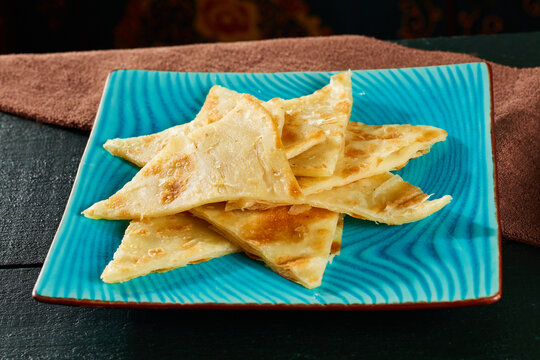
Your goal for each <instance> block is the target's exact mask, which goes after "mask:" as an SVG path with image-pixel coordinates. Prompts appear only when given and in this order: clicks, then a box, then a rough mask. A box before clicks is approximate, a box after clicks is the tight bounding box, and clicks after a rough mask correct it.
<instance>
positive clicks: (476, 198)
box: [33, 63, 501, 309]
mask: <svg viewBox="0 0 540 360" xmlns="http://www.w3.org/2000/svg"><path fill="white" fill-rule="evenodd" d="M335 73H338V71H333V72H291V73H174V72H159V71H143V70H117V71H114V72H112V73H111V74H110V75H109V77H108V79H107V82H106V85H105V90H104V93H103V96H102V100H101V103H100V106H99V109H98V113H97V116H96V121H95V124H94V128H93V130H92V132H91V134H90V137H89V140H88V144H87V147H86V150H85V152H84V154H83V157H82V160H81V163H80V165H79V170H78V173H77V176H76V179H75V182H74V186H73V189H72V193H71V195H70V198H69V201H68V204H67V206H66V210H65V213H64V215H63V218H62V221H61V223H60V226H59V228H58V231H57V233H56V236H55V238H54V240H53V242H52V244H51V248H50V250H49V253H48V255H47V258H46V260H45V263H44V266H43V268H42V270H41V273H40V275H39V277H38V280H37V282H36V285H35V287H34V291H33V296H34V297H35V298H36V299H38V300H41V301H46V302H53V303H62V304H74V305H89V306H111V307H115V306H119V307H137V306H140V307H173V308H174V307H195V308H197V307H199V308H253V307H255V308H275V309H283V308H288V309H290V308H293V309H294V308H302V309H306V308H308V309H309V308H312V309H377V308H380V309H385V308H423V307H443V306H459V305H471V304H482V303H491V302H494V301H496V300H498V299H499V297H500V293H501V271H500V269H501V259H500V230H499V225H498V219H497V208H496V201H497V200H496V187H495V181H494V179H495V165H494V160H493V159H494V150H493V143H492V122H493V119H492V117H493V113H492V96H491V77H490V70H489V66H488V65H487V64H485V63H468V64H457V65H443V66H432V67H419V68H402V69H382V70H357V71H353V72H352V78H353V97H354V105H353V111H352V115H351V121H361V122H364V123H367V124H384V123H398V124H405V123H411V124H418V125H419V124H424V125H433V126H438V127H441V128H443V129H445V130H447V132H448V134H449V136H448V139H447V141H446V142H444V143H441V144H436V145H435V146H434V147H433V149H432V150H431V152H430V153H429V154H427V155H424V156H422V157H420V158H418V159H415V160H412V161H411V162H410V163H409V164H408V165H407V166H406V167H405V168H404V169H402V170H400V171H398V172H397V173H399V174H400V175H401V176H402V177H403V178H404V179H405V180H406V181H409V182H411V183H413V184H414V185H417V186H419V187H421V188H422V189H423V190H424V191H425V192H427V193H433V194H434V197H440V196H442V195H445V194H450V195H452V196H453V197H454V200H453V201H452V203H451V204H450V205H448V206H447V207H445V208H444V209H442V210H441V211H440V212H438V213H436V214H434V215H432V216H431V217H429V218H427V219H424V220H422V221H419V222H416V223H413V224H406V225H401V226H387V225H376V224H373V223H370V222H367V221H362V220H357V219H353V218H350V217H347V218H346V221H345V229H344V233H343V243H342V252H341V254H340V255H339V256H337V257H336V258H334V261H333V262H332V263H331V264H329V265H328V267H327V270H326V272H325V277H324V279H323V283H322V285H321V286H320V287H319V288H316V289H313V290H308V289H304V288H303V287H301V286H300V285H297V284H294V283H292V282H290V281H288V280H286V279H283V278H281V277H279V276H278V275H276V274H274V273H273V272H272V271H270V270H269V269H268V268H266V267H264V266H263V265H261V264H259V263H255V262H253V261H252V260H250V259H248V258H246V257H245V256H243V255H242V254H233V255H228V256H226V257H223V258H220V259H214V260H211V261H208V262H206V263H202V264H197V265H191V266H187V267H185V268H180V269H176V270H173V271H169V272H167V273H161V274H151V275H148V276H145V277H141V278H138V279H134V280H131V281H128V282H126V283H123V284H105V283H103V282H101V280H100V279H99V275H100V273H101V271H102V269H103V267H104V266H105V265H106V263H107V262H108V261H109V260H110V259H111V258H112V254H113V253H114V251H115V250H116V247H117V246H118V245H119V243H120V240H121V237H122V234H123V231H124V229H125V227H126V226H127V222H125V221H105V220H99V221H96V220H90V219H86V218H84V217H83V216H82V215H80V212H81V211H82V210H84V209H85V208H86V207H88V206H89V205H91V204H92V203H94V202H95V201H98V200H101V199H103V198H106V197H108V196H110V195H111V194H113V193H114V192H116V190H118V189H119V188H120V187H121V186H123V184H124V183H126V182H127V181H129V180H130V178H131V177H132V176H133V175H134V174H135V173H136V171H137V169H136V168H135V167H134V166H132V165H130V164H128V163H127V162H125V161H123V160H121V159H118V158H115V157H113V156H111V155H110V154H108V153H107V152H106V151H105V150H104V149H103V148H102V145H103V143H104V141H105V140H107V139H109V138H113V137H129V136H138V135H144V134H148V133H153V132H156V131H160V130H162V129H165V128H167V127H170V126H173V125H176V124H178V123H181V122H184V121H189V120H190V119H192V118H193V117H194V115H195V114H196V112H197V111H198V110H199V108H200V106H201V105H202V102H203V101H204V97H205V96H206V93H207V91H208V90H209V88H210V87H211V86H212V85H214V84H219V85H223V86H226V87H229V88H232V89H234V90H236V91H239V92H247V93H250V94H252V95H254V96H256V97H258V98H260V99H261V100H269V99H270V98H272V97H276V96H279V97H283V98H293V97H297V96H302V95H307V94H309V93H311V92H313V91H315V90H317V89H318V88H321V87H322V86H324V85H325V84H326V83H327V82H328V79H329V77H330V76H331V75H332V74H335ZM254 284H255V285H254Z"/></svg>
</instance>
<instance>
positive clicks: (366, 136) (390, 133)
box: [347, 126, 402, 141]
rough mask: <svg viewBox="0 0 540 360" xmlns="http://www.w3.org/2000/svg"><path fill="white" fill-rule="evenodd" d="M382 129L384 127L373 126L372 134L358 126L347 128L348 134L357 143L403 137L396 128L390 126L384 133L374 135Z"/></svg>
mask: <svg viewBox="0 0 540 360" xmlns="http://www.w3.org/2000/svg"><path fill="white" fill-rule="evenodd" d="M380 128H382V126H372V127H371V129H372V130H371V132H365V131H364V130H362V129H360V128H358V127H356V126H349V127H348V128H347V132H348V133H349V134H351V135H352V138H353V139H354V140H355V141H368V140H391V139H396V138H400V137H402V134H401V133H400V132H399V131H396V130H395V129H394V128H391V127H388V126H387V127H386V128H385V132H384V133H382V134H374V132H375V131H376V130H378V129H380ZM375 129H376V130H375Z"/></svg>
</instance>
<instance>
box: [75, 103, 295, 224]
mask: <svg viewBox="0 0 540 360" xmlns="http://www.w3.org/2000/svg"><path fill="white" fill-rule="evenodd" d="M300 196H301V191H300V187H299V186H298V183H297V181H296V178H295V177H294V175H293V174H292V171H291V168H290V166H289V163H288V161H287V159H286V157H285V153H284V152H283V149H282V145H281V140H280V138H279V135H278V133H277V127H276V125H275V123H274V121H273V120H272V118H271V117H270V115H269V114H268V112H267V111H266V110H265V109H264V108H263V107H262V106H261V105H259V104H258V102H257V101H256V99H253V97H252V96H250V95H243V96H242V97H241V99H240V100H239V101H238V102H237V106H236V107H235V108H234V109H233V110H232V111H230V112H229V113H228V114H227V115H226V116H225V117H224V118H223V119H222V120H221V121H218V122H215V123H213V124H210V125H207V126H205V127H203V128H201V129H198V130H195V131H193V132H191V133H190V134H188V135H187V136H181V135H174V136H172V137H171V138H169V140H168V143H167V146H165V148H164V149H163V150H162V151H160V152H159V154H158V155H156V156H155V157H154V158H153V159H152V160H151V161H150V162H149V163H147V164H146V165H145V166H144V167H143V168H142V169H141V170H140V171H139V172H138V173H137V174H136V175H135V177H134V178H133V179H132V180H131V181H130V182H128V183H127V184H126V185H125V186H124V187H123V188H122V189H121V190H120V191H118V192H117V193H116V194H114V195H113V196H111V197H110V198H109V199H107V200H104V201H100V202H98V203H96V204H94V205H92V206H91V207H90V208H89V209H87V210H85V211H84V212H83V214H84V215H86V216H87V217H90V218H105V219H136V218H143V217H158V216H165V215H172V214H176V213H179V212H182V211H186V210H189V209H192V208H194V207H196V206H200V205H204V204H208V203H213V202H219V201H225V200H234V199H240V198H252V199H257V200H262V201H276V202H283V203H290V202H293V201H294V200H295V199H296V198H298V197H300Z"/></svg>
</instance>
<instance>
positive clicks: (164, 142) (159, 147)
mask: <svg viewBox="0 0 540 360" xmlns="http://www.w3.org/2000/svg"><path fill="white" fill-rule="evenodd" d="M168 143H169V138H168V137H167V138H165V139H163V141H162V142H161V144H159V145H158V147H157V148H156V151H158V152H159V151H161V150H163V148H164V147H165V146H167V144H168Z"/></svg>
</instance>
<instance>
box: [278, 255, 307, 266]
mask: <svg viewBox="0 0 540 360" xmlns="http://www.w3.org/2000/svg"><path fill="white" fill-rule="evenodd" d="M307 262H309V259H308V258H306V257H303V256H281V257H278V258H277V259H276V260H275V263H276V265H278V266H294V267H297V266H299V265H301V264H305V263H307Z"/></svg>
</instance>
